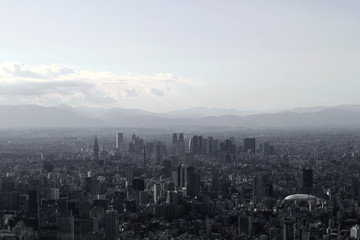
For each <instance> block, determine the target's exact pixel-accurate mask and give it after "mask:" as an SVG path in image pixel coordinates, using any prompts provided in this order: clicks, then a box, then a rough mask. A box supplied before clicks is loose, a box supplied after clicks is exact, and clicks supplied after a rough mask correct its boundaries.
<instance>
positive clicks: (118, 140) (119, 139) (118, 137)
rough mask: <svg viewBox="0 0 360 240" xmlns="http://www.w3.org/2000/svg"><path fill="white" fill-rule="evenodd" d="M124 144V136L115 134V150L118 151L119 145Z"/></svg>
mask: <svg viewBox="0 0 360 240" xmlns="http://www.w3.org/2000/svg"><path fill="white" fill-rule="evenodd" d="M123 142H124V134H123V133H120V132H118V133H116V148H117V149H120V146H121V144H122V143H123Z"/></svg>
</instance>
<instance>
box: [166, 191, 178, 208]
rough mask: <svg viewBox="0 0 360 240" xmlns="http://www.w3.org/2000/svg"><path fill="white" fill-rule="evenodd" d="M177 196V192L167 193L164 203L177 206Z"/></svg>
mask: <svg viewBox="0 0 360 240" xmlns="http://www.w3.org/2000/svg"><path fill="white" fill-rule="evenodd" d="M178 198H179V195H178V193H177V192H174V191H168V192H167V197H166V203H167V204H170V205H177V204H178Z"/></svg>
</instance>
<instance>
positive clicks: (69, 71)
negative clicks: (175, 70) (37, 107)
mask: <svg viewBox="0 0 360 240" xmlns="http://www.w3.org/2000/svg"><path fill="white" fill-rule="evenodd" d="M184 83H185V81H184V79H182V78H181V77H179V76H176V75H174V74H170V73H159V74H155V75H133V74H129V75H119V74H115V73H112V72H93V71H90V70H77V69H73V68H71V67H69V66H65V65H60V64H52V65H39V66H34V65H26V64H22V63H4V64H1V65H0V101H1V102H0V103H10V102H12V103H33V104H43V105H50V104H62V103H65V104H71V105H77V106H88V105H91V106H94V105H96V106H105V105H109V104H110V105H116V104H118V103H122V102H124V101H125V100H126V99H129V98H137V97H145V98H152V97H157V98H158V97H164V96H166V95H167V94H174V92H175V88H176V87H177V85H178V84H184Z"/></svg>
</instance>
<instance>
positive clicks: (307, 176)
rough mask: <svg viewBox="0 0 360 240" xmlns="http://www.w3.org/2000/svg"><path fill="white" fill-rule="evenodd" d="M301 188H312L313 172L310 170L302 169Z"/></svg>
mask: <svg viewBox="0 0 360 240" xmlns="http://www.w3.org/2000/svg"><path fill="white" fill-rule="evenodd" d="M303 187H304V188H311V187H313V170H312V169H311V168H305V169H303Z"/></svg>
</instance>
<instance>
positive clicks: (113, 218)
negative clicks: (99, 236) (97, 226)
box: [104, 209, 119, 240]
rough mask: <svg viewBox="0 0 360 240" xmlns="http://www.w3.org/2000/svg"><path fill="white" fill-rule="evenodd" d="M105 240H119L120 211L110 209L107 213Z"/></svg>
mask: <svg viewBox="0 0 360 240" xmlns="http://www.w3.org/2000/svg"><path fill="white" fill-rule="evenodd" d="M104 223H105V240H117V239H118V236H119V218H118V211H116V210H113V209H110V210H107V211H106V212H105V218H104Z"/></svg>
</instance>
